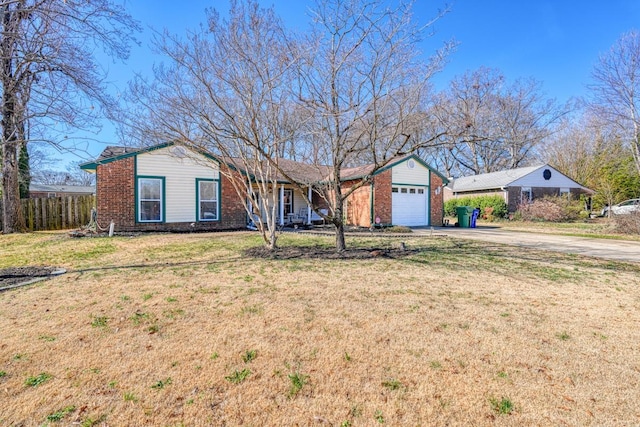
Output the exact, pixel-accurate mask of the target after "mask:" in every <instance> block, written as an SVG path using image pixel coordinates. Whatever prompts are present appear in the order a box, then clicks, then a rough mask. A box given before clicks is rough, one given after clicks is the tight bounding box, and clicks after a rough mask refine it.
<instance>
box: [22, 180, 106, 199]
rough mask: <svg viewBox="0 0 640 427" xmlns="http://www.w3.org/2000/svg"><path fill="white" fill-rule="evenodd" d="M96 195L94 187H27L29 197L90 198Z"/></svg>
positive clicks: (32, 184)
mask: <svg viewBox="0 0 640 427" xmlns="http://www.w3.org/2000/svg"><path fill="white" fill-rule="evenodd" d="M92 194H96V187H95V186H94V185H90V186H84V185H49V184H34V183H31V184H30V185H29V197H30V198H38V197H67V196H90V195H92Z"/></svg>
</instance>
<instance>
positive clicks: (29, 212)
mask: <svg viewBox="0 0 640 427" xmlns="http://www.w3.org/2000/svg"><path fill="white" fill-rule="evenodd" d="M20 203H21V205H22V213H23V215H24V219H25V223H26V226H27V230H29V231H41V230H65V229H69V228H79V227H82V226H84V225H87V224H89V221H90V220H91V208H92V207H94V206H95V196H68V197H50V198H45V197H43V198H38V199H22V200H20ZM1 206H2V205H1V204H0V212H1ZM1 217H2V215H0V227H1V226H2V218H1Z"/></svg>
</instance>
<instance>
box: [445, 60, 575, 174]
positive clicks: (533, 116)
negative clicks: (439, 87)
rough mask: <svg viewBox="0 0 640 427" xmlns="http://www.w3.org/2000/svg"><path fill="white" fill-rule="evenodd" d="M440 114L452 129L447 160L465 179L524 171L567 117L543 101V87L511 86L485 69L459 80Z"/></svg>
mask: <svg viewBox="0 0 640 427" xmlns="http://www.w3.org/2000/svg"><path fill="white" fill-rule="evenodd" d="M435 111H436V114H437V116H438V117H439V119H440V121H441V122H442V123H444V126H446V128H448V129H449V132H448V133H447V136H446V137H445V138H444V142H445V145H446V147H448V150H447V151H446V154H447V155H448V156H450V157H453V158H455V160H456V162H457V166H458V168H457V169H458V170H457V172H458V173H460V174H465V173H468V172H471V173H472V174H480V173H488V172H495V171H499V170H503V169H513V168H517V167H520V166H524V165H525V164H526V163H527V162H528V161H530V160H531V159H533V158H534V155H535V149H536V147H537V146H538V145H539V144H540V143H541V142H542V141H543V140H544V139H545V138H547V137H549V136H550V135H551V134H552V132H553V126H554V124H555V123H557V122H558V120H559V119H560V118H561V117H562V116H563V114H564V110H561V109H558V108H557V107H556V105H555V102H554V101H553V100H547V99H544V97H543V95H542V92H541V90H540V85H539V83H538V82H536V81H534V80H518V81H516V82H514V83H513V84H511V85H508V84H507V83H506V80H505V77H504V76H503V75H502V74H501V73H500V72H499V71H498V70H495V69H490V68H484V67H481V68H479V69H477V70H475V71H470V72H468V73H466V74H464V75H462V76H459V77H456V78H454V79H453V81H452V82H451V85H450V88H449V89H448V90H447V91H446V92H445V93H443V94H442V95H441V99H440V102H439V103H438V104H437V106H436V108H435Z"/></svg>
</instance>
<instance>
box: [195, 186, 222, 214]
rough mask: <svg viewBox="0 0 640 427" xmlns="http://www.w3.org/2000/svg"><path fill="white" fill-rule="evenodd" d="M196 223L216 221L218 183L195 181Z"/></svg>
mask: <svg viewBox="0 0 640 427" xmlns="http://www.w3.org/2000/svg"><path fill="white" fill-rule="evenodd" d="M197 191H198V221H217V220H218V217H219V215H218V211H219V209H218V181H213V180H204V179H202V180H201V179H198V180H197Z"/></svg>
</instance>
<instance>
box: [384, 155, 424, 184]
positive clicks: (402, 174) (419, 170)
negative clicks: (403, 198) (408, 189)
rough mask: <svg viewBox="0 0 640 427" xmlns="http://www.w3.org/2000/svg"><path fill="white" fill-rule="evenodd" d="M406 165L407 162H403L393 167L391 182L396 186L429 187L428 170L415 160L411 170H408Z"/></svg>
mask: <svg viewBox="0 0 640 427" xmlns="http://www.w3.org/2000/svg"><path fill="white" fill-rule="evenodd" d="M410 160H412V159H410ZM408 163H409V161H405V162H402V163H400V164H397V165H395V166H394V167H393V169H392V170H391V181H392V182H394V183H398V184H417V185H429V169H427V168H425V167H424V166H422V165H421V164H420V163H418V162H416V161H415V160H414V161H413V163H414V166H413V168H409V167H408Z"/></svg>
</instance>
